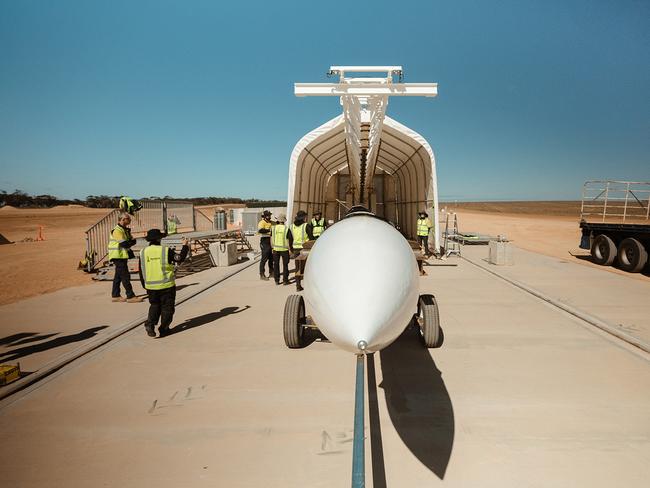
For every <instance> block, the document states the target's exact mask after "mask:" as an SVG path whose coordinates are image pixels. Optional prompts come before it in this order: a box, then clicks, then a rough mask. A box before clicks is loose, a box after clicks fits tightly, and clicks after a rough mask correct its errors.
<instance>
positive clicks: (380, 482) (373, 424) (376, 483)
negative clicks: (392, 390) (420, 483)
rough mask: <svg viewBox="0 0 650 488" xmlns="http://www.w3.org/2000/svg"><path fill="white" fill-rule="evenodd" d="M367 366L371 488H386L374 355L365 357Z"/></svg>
mask: <svg viewBox="0 0 650 488" xmlns="http://www.w3.org/2000/svg"><path fill="white" fill-rule="evenodd" d="M366 364H367V365H368V371H367V376H368V378H367V380H368V420H369V423H370V456H371V463H372V481H373V484H372V486H373V488H386V466H385V464H384V442H383V440H382V437H381V421H380V420H379V405H378V403H377V376H376V374H375V354H374V353H373V354H368V355H367V356H366Z"/></svg>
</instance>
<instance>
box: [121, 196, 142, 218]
mask: <svg viewBox="0 0 650 488" xmlns="http://www.w3.org/2000/svg"><path fill="white" fill-rule="evenodd" d="M119 206H120V210H121V211H122V212H126V213H128V214H129V215H135V213H136V212H137V211H138V210H140V209H142V205H141V204H140V202H138V201H137V200H134V199H133V198H131V197H122V198H120V205H119Z"/></svg>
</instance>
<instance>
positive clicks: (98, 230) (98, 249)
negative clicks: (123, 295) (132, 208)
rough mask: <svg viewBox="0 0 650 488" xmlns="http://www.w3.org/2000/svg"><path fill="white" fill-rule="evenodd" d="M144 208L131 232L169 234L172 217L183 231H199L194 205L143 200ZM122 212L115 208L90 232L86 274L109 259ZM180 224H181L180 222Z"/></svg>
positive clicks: (133, 224) (87, 246) (134, 217)
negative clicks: (169, 219)
mask: <svg viewBox="0 0 650 488" xmlns="http://www.w3.org/2000/svg"><path fill="white" fill-rule="evenodd" d="M140 203H141V204H142V209H141V210H139V211H138V212H137V213H136V214H135V215H134V216H133V218H132V225H131V233H132V234H133V235H134V236H135V235H144V233H146V231H147V230H148V229H156V228H157V229H161V230H162V231H163V232H166V231H167V222H168V220H167V219H168V217H170V218H171V217H174V218H175V219H176V221H177V228H178V230H179V231H185V232H187V231H194V230H196V222H195V215H194V204H193V203H190V202H180V201H174V200H141V201H140ZM119 215H120V210H119V209H113V211H112V212H110V213H109V214H108V215H106V216H104V217H102V218H101V219H100V220H99V221H98V222H97V223H95V224H94V225H92V226H90V227H89V228H88V229H87V230H86V271H88V272H91V271H93V270H94V269H95V268H97V267H98V266H99V264H101V263H102V261H103V260H104V259H105V258H106V257H107V256H108V238H109V234H110V232H111V231H112V230H113V228H114V227H115V226H116V225H117V221H118V219H119ZM179 222H180V223H179Z"/></svg>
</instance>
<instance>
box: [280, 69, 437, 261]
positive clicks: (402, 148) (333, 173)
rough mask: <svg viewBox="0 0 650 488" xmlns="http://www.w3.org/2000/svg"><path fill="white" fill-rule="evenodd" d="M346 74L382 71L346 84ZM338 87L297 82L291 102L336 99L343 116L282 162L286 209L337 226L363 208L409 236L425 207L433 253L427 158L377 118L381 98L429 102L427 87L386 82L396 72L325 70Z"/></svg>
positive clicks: (431, 178) (432, 178) (424, 147)
mask: <svg viewBox="0 0 650 488" xmlns="http://www.w3.org/2000/svg"><path fill="white" fill-rule="evenodd" d="M346 72H348V73H350V72H355V73H358V72H364V73H365V72H373V73H377V72H383V73H385V77H382V78H367V77H364V78H347V77H346V76H345V73H346ZM330 73H331V74H338V75H340V82H339V83H335V84H329V83H297V84H296V85H295V93H296V95H298V96H340V97H341V105H342V106H343V114H341V115H339V116H338V117H335V118H334V119H332V120H330V121H328V122H326V123H325V124H323V125H321V126H320V127H318V128H316V129H314V130H313V131H311V132H309V133H308V134H306V135H305V136H304V137H303V138H302V139H301V140H300V141H299V142H298V143H297V144H296V146H295V148H294V150H293V152H292V154H291V160H290V163H289V185H288V186H289V188H288V202H287V206H288V207H287V211H288V214H289V216H293V215H294V214H295V213H296V212H297V211H298V210H304V211H306V212H307V214H308V215H309V216H311V215H313V212H314V211H315V210H321V211H322V212H323V214H324V216H325V218H326V219H328V220H334V221H337V220H339V219H340V218H341V217H343V216H344V215H345V213H346V212H347V210H348V209H349V208H351V207H352V206H353V205H364V206H365V207H368V208H369V209H370V210H371V211H372V212H374V213H375V214H376V215H378V216H379V217H382V218H385V219H386V220H388V221H390V222H392V223H394V224H395V225H396V226H398V227H399V229H400V230H401V231H402V232H403V233H404V234H405V235H406V237H408V238H415V234H416V221H417V219H418V211H420V210H422V209H426V210H427V213H428V214H429V217H430V218H431V221H432V222H433V224H434V229H433V239H432V240H433V242H432V244H433V247H434V249H435V250H436V252H437V251H439V249H440V230H439V222H438V212H437V209H438V189H437V179H436V169H435V168H436V167H435V158H434V154H433V151H432V150H431V147H430V146H429V144H428V143H427V141H426V140H425V139H424V138H423V137H422V136H421V135H419V134H418V133H417V132H415V131H413V130H412V129H409V128H408V127H406V126H404V125H402V124H400V123H399V122H397V121H396V120H394V119H392V118H390V117H388V116H386V115H385V110H386V106H387V105H388V97H389V96H435V95H436V94H437V85H436V84H435V83H394V82H393V76H400V77H401V67H399V66H395V67H359V66H355V67H332V68H331V70H330Z"/></svg>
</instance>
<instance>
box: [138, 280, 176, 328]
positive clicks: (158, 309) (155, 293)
mask: <svg viewBox="0 0 650 488" xmlns="http://www.w3.org/2000/svg"><path fill="white" fill-rule="evenodd" d="M147 294H148V295H149V304H150V305H149V316H148V317H147V321H146V322H145V327H147V326H150V327H155V326H156V324H157V323H158V320H159V319H160V329H161V330H167V329H168V328H169V324H171V323H172V320H173V318H174V310H175V309H174V304H175V302H176V286H172V287H171V288H165V289H164V290H147Z"/></svg>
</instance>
